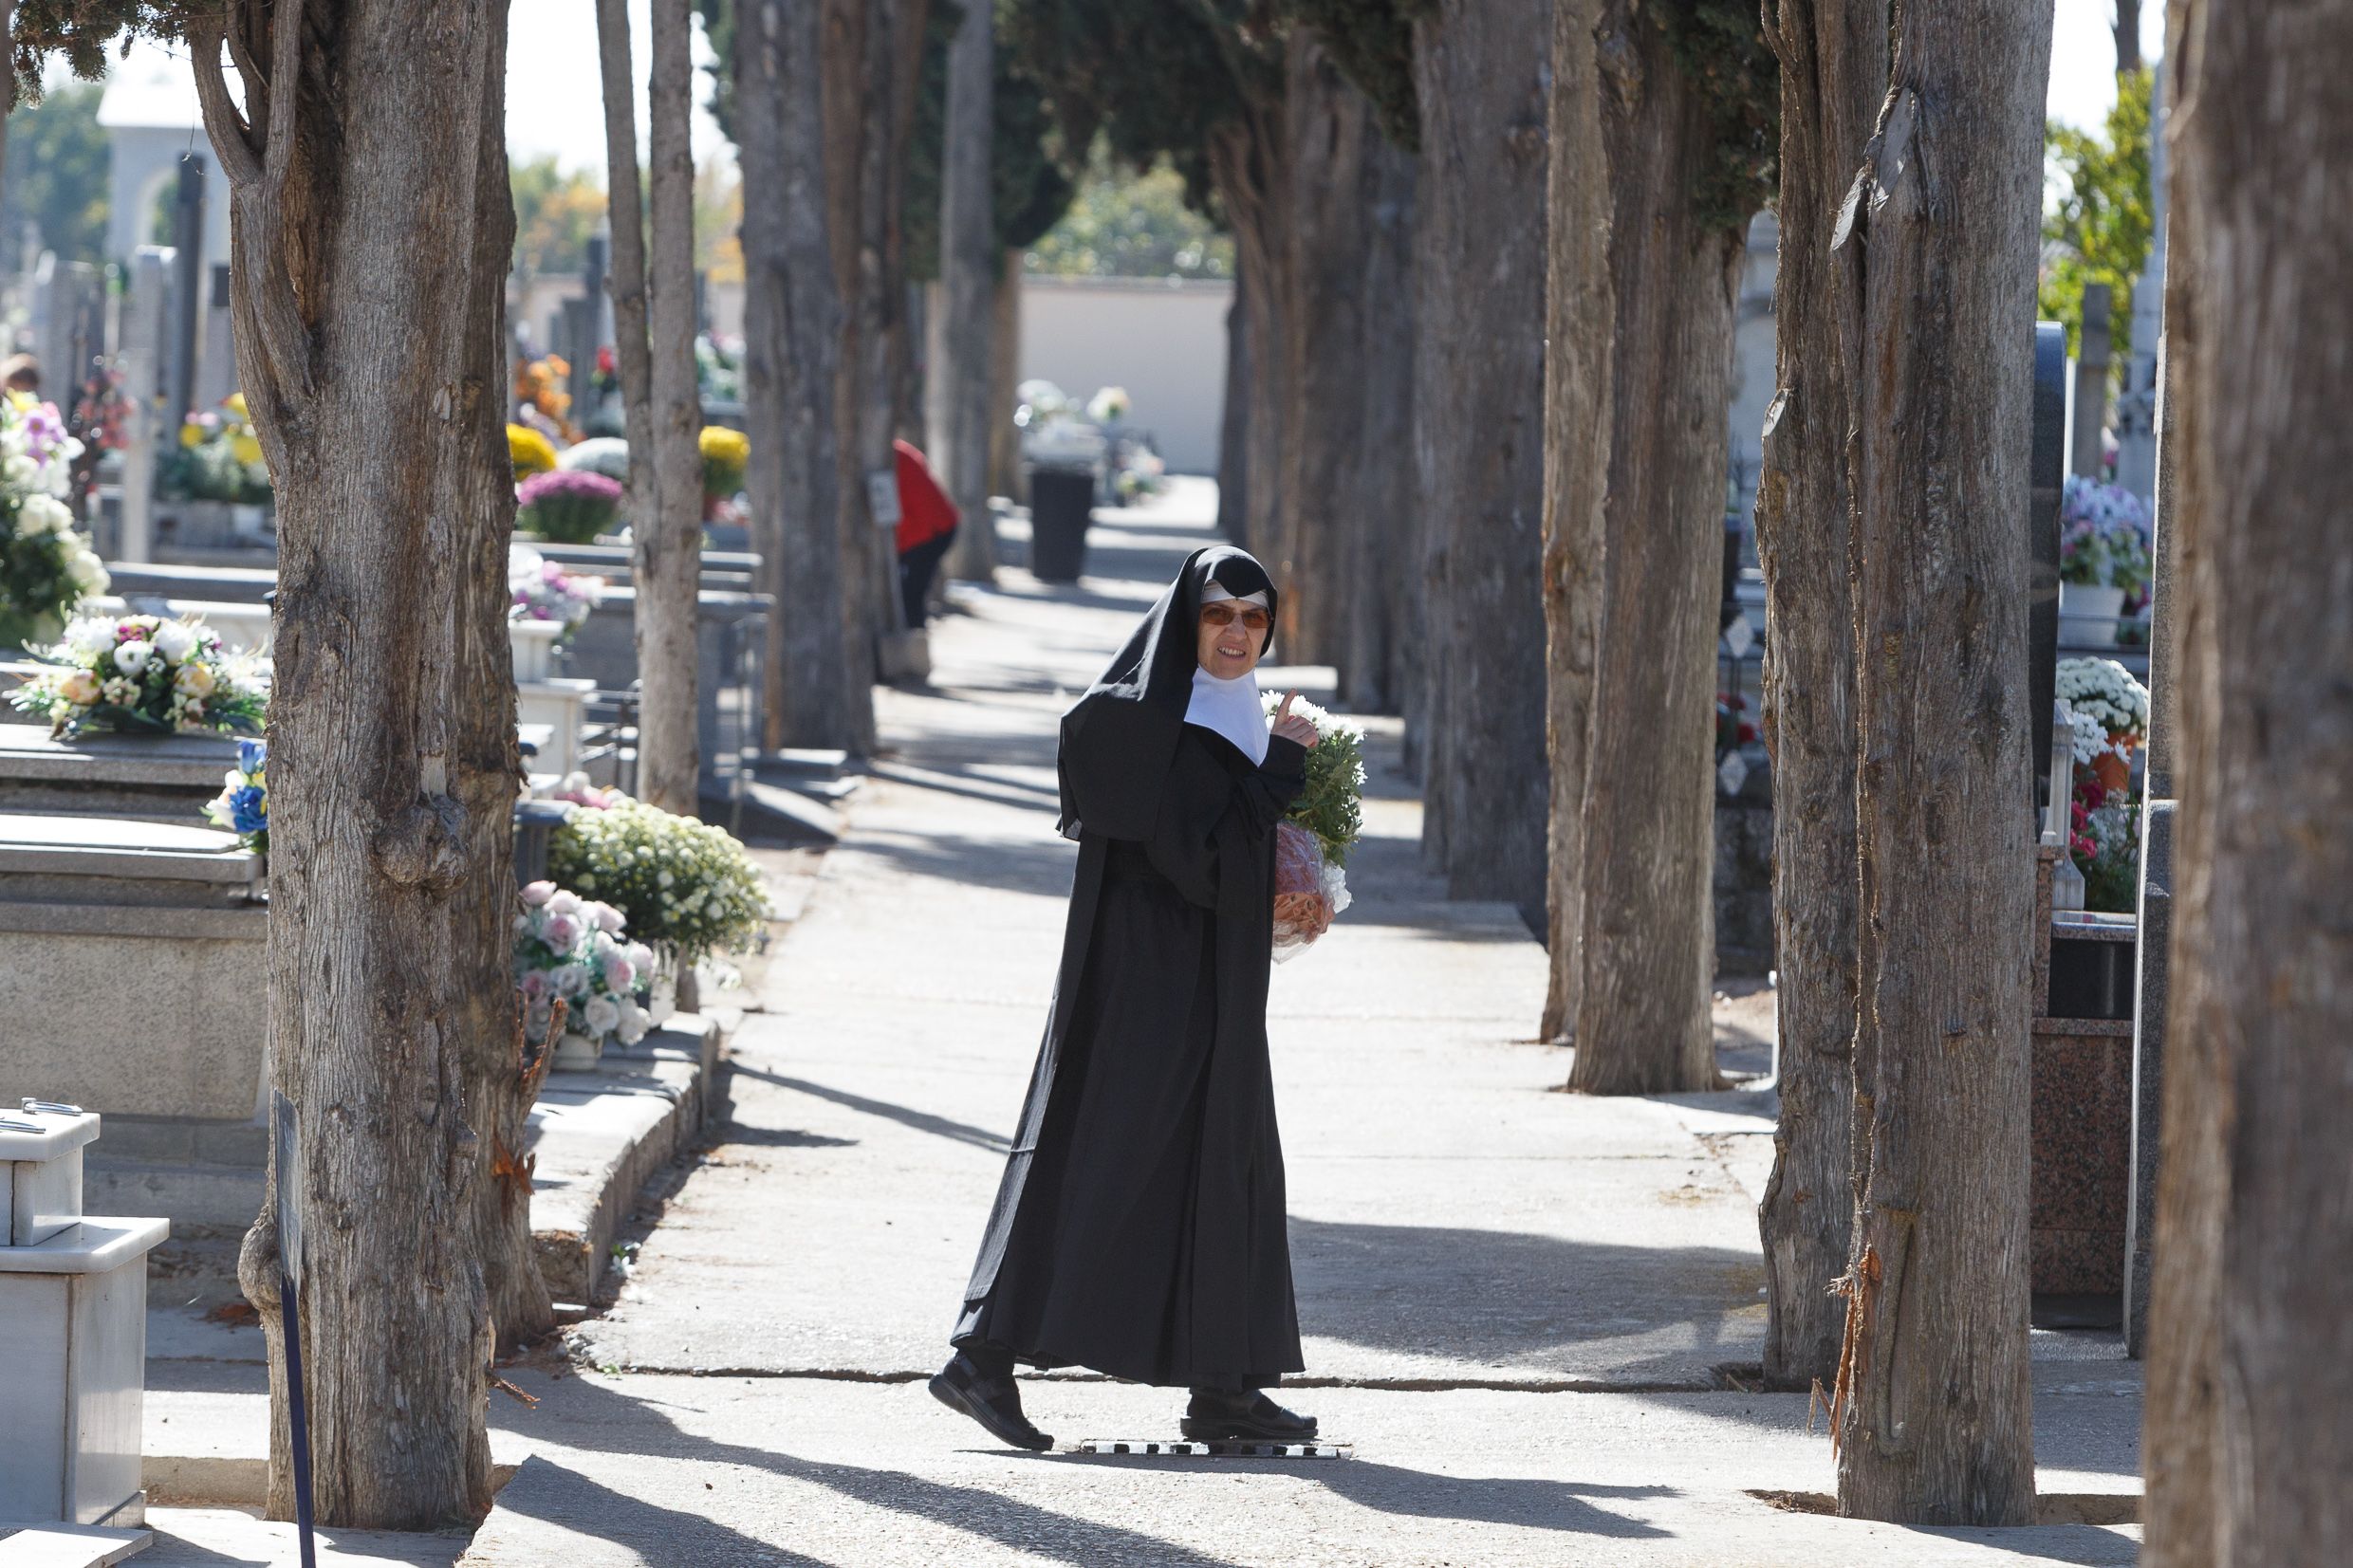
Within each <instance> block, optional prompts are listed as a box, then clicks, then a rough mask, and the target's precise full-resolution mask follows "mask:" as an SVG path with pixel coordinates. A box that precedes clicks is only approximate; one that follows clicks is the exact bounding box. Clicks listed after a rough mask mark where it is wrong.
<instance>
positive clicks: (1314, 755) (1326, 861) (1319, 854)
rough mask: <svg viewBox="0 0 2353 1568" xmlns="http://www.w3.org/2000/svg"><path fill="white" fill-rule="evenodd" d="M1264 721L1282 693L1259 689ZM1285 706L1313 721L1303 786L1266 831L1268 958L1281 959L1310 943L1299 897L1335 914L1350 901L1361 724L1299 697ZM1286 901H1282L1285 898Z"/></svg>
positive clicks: (1359, 801)
mask: <svg viewBox="0 0 2353 1568" xmlns="http://www.w3.org/2000/svg"><path fill="white" fill-rule="evenodd" d="M1265 702H1266V710H1267V717H1268V718H1269V720H1271V719H1272V718H1273V717H1274V715H1275V713H1276V712H1277V711H1278V710H1280V709H1281V708H1282V706H1283V699H1282V698H1281V696H1279V695H1278V694H1277V693H1275V692H1267V693H1266V696H1265ZM1291 713H1292V716H1294V717H1296V718H1304V719H1306V721H1307V722H1308V723H1309V724H1312V725H1314V726H1315V732H1316V735H1317V737H1318V740H1317V743H1316V745H1315V746H1313V747H1309V748H1308V751H1307V782H1306V788H1304V789H1302V790H1301V791H1300V792H1299V799H1297V800H1296V801H1293V802H1291V808H1290V810H1289V812H1288V813H1287V814H1286V815H1285V817H1284V819H1283V821H1281V822H1279V823H1277V824H1276V825H1275V833H1274V902H1275V918H1274V957H1275V961H1276V962H1277V963H1283V962H1287V961H1288V960H1289V959H1291V958H1293V957H1296V956H1297V955H1298V954H1300V953H1302V952H1305V951H1306V950H1307V949H1308V948H1309V947H1311V946H1312V945H1313V944H1314V942H1315V936H1314V935H1313V934H1311V933H1312V932H1313V931H1314V926H1313V925H1312V924H1311V923H1310V922H1309V921H1308V920H1307V919H1306V918H1304V917H1303V915H1302V914H1301V913H1295V911H1296V910H1297V902H1296V901H1297V900H1298V899H1299V898H1300V897H1301V896H1303V895H1304V896H1306V897H1320V898H1322V899H1323V900H1325V903H1327V904H1329V905H1330V906H1331V913H1332V914H1334V915H1337V914H1339V913H1341V912H1342V911H1343V910H1345V909H1346V908H1347V907H1348V905H1349V904H1350V903H1351V902H1353V897H1352V895H1350V894H1349V892H1348V878H1347V876H1346V874H1345V873H1344V872H1343V869H1342V868H1343V866H1345V865H1346V863H1347V859H1348V854H1349V852H1350V851H1351V850H1353V849H1355V848H1356V842H1357V839H1359V838H1361V837H1362V835H1363V832H1364V807H1363V802H1364V729H1363V727H1362V725H1357V724H1351V723H1350V722H1348V721H1347V720H1346V719H1343V718H1341V717H1340V716H1339V715H1338V714H1336V713H1332V712H1330V711H1328V710H1325V709H1322V708H1319V707H1317V706H1316V705H1315V704H1314V703H1311V702H1309V701H1307V700H1306V698H1304V697H1300V698H1294V699H1293V700H1292V702H1291ZM1287 900H1288V901H1289V902H1287Z"/></svg>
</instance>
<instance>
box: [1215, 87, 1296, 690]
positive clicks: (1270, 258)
mask: <svg viewBox="0 0 2353 1568" xmlns="http://www.w3.org/2000/svg"><path fill="white" fill-rule="evenodd" d="M1209 155H1210V169H1211V171H1212V175H1213V177H1214V180H1215V182H1216V187H1217V195H1218V199H1219V201H1220V202H1221V203H1222V204H1223V206H1224V208H1225V211H1226V219H1227V223H1228V225H1229V227H1231V228H1232V231H1233V246H1234V253H1235V264H1234V269H1235V277H1234V287H1235V290H1236V292H1237V293H1238V294H1239V295H1240V296H1241V298H1242V301H1243V308H1242V333H1243V338H1244V341H1245V346H1244V349H1243V361H1244V367H1245V369H1246V371H1247V373H1248V375H1249V377H1250V396H1249V411H1250V412H1249V417H1248V419H1247V420H1246V421H1245V422H1244V424H1243V427H1242V465H1243V479H1242V539H1243V541H1244V547H1245V548H1247V549H1248V550H1249V551H1250V552H1251V554H1252V555H1255V556H1256V557H1257V558H1258V559H1259V561H1260V563H1263V564H1264V565H1265V566H1266V568H1267V571H1268V573H1269V575H1270V576H1271V577H1272V578H1273V579H1274V581H1275V583H1276V585H1277V586H1278V587H1280V588H1281V590H1282V618H1283V623H1282V624H1281V625H1280V626H1278V627H1277V628H1276V629H1275V636H1276V639H1277V643H1278V645H1279V646H1281V647H1283V648H1285V649H1287V650H1288V648H1289V646H1290V644H1291V642H1292V640H1293V638H1294V637H1295V636H1296V635H1297V632H1298V617H1299V600H1300V593H1299V588H1298V584H1297V581H1296V570H1295V568H1296V563H1295V562H1294V561H1293V560H1292V551H1293V537H1294V536H1293V530H1292V528H1291V526H1290V510H1289V508H1290V506H1291V501H1292V498H1291V496H1290V495H1289V494H1288V491H1287V490H1286V488H1285V483H1284V482H1285V478H1286V474H1285V469H1286V467H1287V464H1288V454H1289V446H1288V442H1289V440H1290V437H1291V434H1292V432H1291V429H1290V421H1291V419H1292V418H1293V417H1294V416H1295V415H1296V414H1297V411H1298V397H1297V396H1296V392H1295V390H1294V389H1295V388H1296V387H1297V385H1298V375H1299V354H1298V344H1297V342H1296V341H1295V340H1294V339H1293V336H1292V331H1293V328H1292V325H1291V323H1292V322H1293V321H1294V320H1295V319H1296V317H1297V311H1298V304H1299V299H1298V274H1297V268H1296V264H1295V257H1294V256H1293V254H1292V249H1291V243H1290V232H1289V231H1290V222H1291V179H1290V147H1289V141H1288V137H1287V136H1286V134H1285V125H1284V118H1283V105H1282V103H1281V101H1280V100H1279V97H1278V98H1276V99H1275V100H1274V101H1266V100H1264V99H1262V98H1259V97H1256V96H1253V95H1249V94H1247V93H1246V94H1245V95H1244V109H1243V113H1242V114H1241V115H1240V116H1239V117H1238V118H1237V119H1235V120H1231V121H1229V122H1227V123H1225V124H1221V125H1219V126H1218V127H1217V128H1216V129H1215V130H1214V132H1213V133H1212V134H1211V138H1210V147H1209ZM1283 656H1285V657H1288V656H1289V655H1288V652H1287V653H1286V654H1285V655H1283Z"/></svg>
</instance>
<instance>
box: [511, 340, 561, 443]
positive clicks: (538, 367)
mask: <svg viewBox="0 0 2353 1568" xmlns="http://www.w3.org/2000/svg"><path fill="white" fill-rule="evenodd" d="M571 374H572V367H571V366H570V365H569V364H568V363H566V362H565V360H563V359H562V358H561V357H560V356H558V355H554V354H547V355H543V356H542V357H540V358H539V359H536V360H524V361H523V362H522V363H521V364H518V365H517V366H515V378H514V397H515V408H516V410H517V412H518V413H521V412H524V411H528V412H529V413H533V414H536V415H539V416H540V418H539V419H532V420H526V421H525V422H526V423H528V424H530V425H531V426H533V428H535V429H545V430H552V431H553V432H555V434H556V436H557V438H558V439H561V440H565V441H568V440H570V439H571V438H572V435H573V431H572V426H571V422H570V421H569V420H568V419H566V418H565V415H568V414H570V413H571V412H572V395H571V394H570V393H568V392H562V391H559V390H558V389H557V383H558V382H560V381H562V380H564V379H565V378H566V377H568V376H570V375H571ZM541 420H545V421H546V424H545V425H544V426H543V425H542V424H541V423H540V421H541Z"/></svg>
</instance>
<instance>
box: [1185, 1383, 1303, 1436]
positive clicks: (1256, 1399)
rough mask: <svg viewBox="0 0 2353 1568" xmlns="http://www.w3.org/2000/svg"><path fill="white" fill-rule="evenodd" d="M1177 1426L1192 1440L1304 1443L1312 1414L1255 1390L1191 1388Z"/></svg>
mask: <svg viewBox="0 0 2353 1568" xmlns="http://www.w3.org/2000/svg"><path fill="white" fill-rule="evenodd" d="M1177 1428H1178V1430H1181V1431H1182V1432H1183V1433H1184V1434H1185V1435H1186V1436H1187V1437H1189V1438H1191V1439H1193V1441H1195V1443H1222V1442H1234V1441H1240V1442H1245V1443H1306V1442H1312V1441H1313V1440H1314V1438H1315V1417H1314V1416H1312V1415H1300V1414H1297V1413H1295V1412H1293V1411H1287V1410H1285V1409H1284V1408H1283V1407H1282V1406H1280V1405H1278V1404H1276V1403H1275V1402H1274V1401H1273V1400H1271V1399H1269V1398H1268V1397H1267V1396H1266V1395H1265V1394H1264V1393H1260V1392H1259V1391H1258V1390H1256V1389H1243V1390H1240V1391H1239V1392H1236V1393H1223V1392H1219V1391H1216V1390H1212V1389H1195V1390H1194V1391H1193V1403H1192V1404H1190V1405H1188V1406H1186V1407H1185V1418H1184V1420H1182V1421H1180V1422H1178V1423H1177Z"/></svg>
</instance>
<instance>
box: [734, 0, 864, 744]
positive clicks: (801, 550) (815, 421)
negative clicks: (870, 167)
mask: <svg viewBox="0 0 2353 1568" xmlns="http://www.w3.org/2000/svg"><path fill="white" fill-rule="evenodd" d="M819 68H820V67H819V59H818V0H741V9H740V11H739V14H738V19H737V23H736V34H735V60H734V69H735V105H736V108H735V115H736V132H737V136H738V138H739V139H738V143H737V145H738V151H739V156H740V157H741V158H742V161H743V169H744V181H745V185H746V187H747V188H748V189H750V190H754V191H760V192H765V193H767V196H766V199H763V200H759V201H753V202H749V203H747V204H746V205H745V208H744V223H743V248H744V383H745V406H746V408H747V410H748V412H749V413H750V424H751V466H750V471H749V472H748V473H747V474H746V480H747V482H748V489H749V493H750V504H751V517H752V526H753V528H754V530H755V534H754V537H755V539H756V540H757V542H758V547H759V552H760V565H761V577H762V581H763V584H764V586H765V587H766V588H767V591H768V592H769V594H770V595H771V596H773V598H774V600H775V609H774V611H773V613H771V614H770V615H769V619H768V649H767V660H768V673H767V679H766V680H765V681H764V682H763V688H764V691H765V693H766V696H765V700H766V704H767V710H768V740H769V745H770V746H772V747H785V746H792V747H849V746H850V745H851V744H852V743H853V742H854V741H855V740H856V739H857V728H856V725H855V723H854V722H853V719H852V716H851V715H852V698H853V682H852V677H851V671H852V668H853V665H852V661H851V659H850V657H849V645H848V642H847V640H846V639H845V637H844V636H843V621H842V610H841V596H842V534H841V529H840V526H839V524H838V521H837V519H838V518H839V515H840V499H839V492H838V490H837V489H836V487H837V486H838V485H839V483H840V474H839V472H838V471H837V468H836V462H837V456H836V452H835V449H834V441H835V430H834V402H833V400H834V393H835V379H836V375H837V366H836V357H837V356H838V355H839V354H840V353H841V347H842V343H841V331H842V323H841V306H840V303H839V301H838V299H837V297H836V295H835V293H834V279H833V262H832V250H831V248H830V243H829V241H828V240H827V238H826V233H825V202H824V183H825V171H824V125H823V123H822V120H821V118H820V116H819V113H818V82H819V75H818V72H819Z"/></svg>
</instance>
